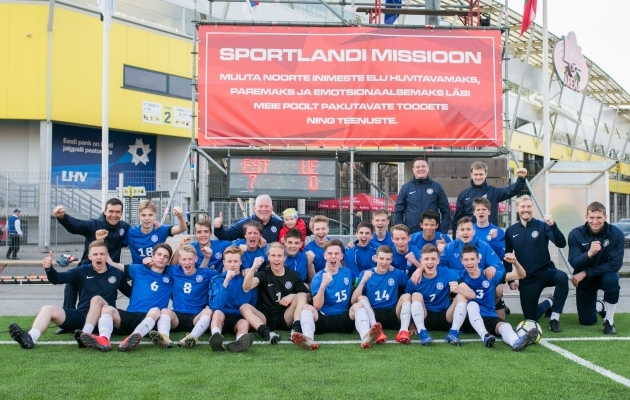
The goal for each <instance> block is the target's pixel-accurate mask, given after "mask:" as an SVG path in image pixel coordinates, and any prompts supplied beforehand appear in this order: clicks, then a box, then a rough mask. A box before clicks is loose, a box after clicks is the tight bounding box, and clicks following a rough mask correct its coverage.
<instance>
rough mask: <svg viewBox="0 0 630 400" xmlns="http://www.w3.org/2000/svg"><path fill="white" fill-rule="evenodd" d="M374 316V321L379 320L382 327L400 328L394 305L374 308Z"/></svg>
mask: <svg viewBox="0 0 630 400" xmlns="http://www.w3.org/2000/svg"><path fill="white" fill-rule="evenodd" d="M374 316H375V317H376V322H380V323H381V325H383V329H391V330H399V329H400V320H399V319H398V317H397V316H396V307H393V308H379V309H376V310H374Z"/></svg>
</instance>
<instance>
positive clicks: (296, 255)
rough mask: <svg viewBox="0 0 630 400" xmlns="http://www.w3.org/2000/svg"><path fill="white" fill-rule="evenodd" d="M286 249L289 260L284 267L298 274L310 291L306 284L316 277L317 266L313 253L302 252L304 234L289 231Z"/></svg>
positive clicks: (286, 238)
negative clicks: (314, 262)
mask: <svg viewBox="0 0 630 400" xmlns="http://www.w3.org/2000/svg"><path fill="white" fill-rule="evenodd" d="M284 247H285V248H286V249H287V259H286V260H285V262H284V265H285V266H286V267H287V268H289V269H292V270H294V271H295V272H297V273H298V274H299V275H300V279H302V281H303V282H304V284H305V285H306V288H307V289H308V285H307V284H306V282H310V281H311V280H312V279H313V276H315V266H314V265H313V258H312V257H313V253H312V252H311V253H308V255H307V254H304V253H302V251H300V248H301V247H302V233H301V232H300V231H299V230H298V229H289V230H288V231H287V233H286V235H285V236H284Z"/></svg>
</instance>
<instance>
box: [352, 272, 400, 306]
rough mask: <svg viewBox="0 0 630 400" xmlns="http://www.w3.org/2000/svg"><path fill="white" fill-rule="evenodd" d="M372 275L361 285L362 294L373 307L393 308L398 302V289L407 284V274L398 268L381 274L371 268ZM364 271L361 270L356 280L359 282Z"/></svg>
mask: <svg viewBox="0 0 630 400" xmlns="http://www.w3.org/2000/svg"><path fill="white" fill-rule="evenodd" d="M370 271H372V276H371V277H370V279H368V281H367V282H365V285H363V295H364V296H366V297H367V298H368V300H369V301H370V305H371V306H372V308H373V309H375V310H378V309H381V308H394V307H396V303H398V293H399V292H398V289H399V288H400V287H403V288H404V287H405V286H406V285H407V280H408V279H409V278H408V277H407V274H405V273H404V272H403V271H401V270H399V269H395V270H393V271H387V272H385V273H384V274H383V275H379V274H378V273H377V272H376V268H372V269H371V270H370ZM363 275H365V271H363V272H361V275H359V279H358V281H359V282H361V279H363Z"/></svg>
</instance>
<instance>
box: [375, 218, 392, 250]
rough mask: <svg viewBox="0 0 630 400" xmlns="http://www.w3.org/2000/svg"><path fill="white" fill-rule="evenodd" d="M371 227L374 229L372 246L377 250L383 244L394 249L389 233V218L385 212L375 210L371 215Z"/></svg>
mask: <svg viewBox="0 0 630 400" xmlns="http://www.w3.org/2000/svg"><path fill="white" fill-rule="evenodd" d="M372 226H373V227H374V235H373V236H372V244H373V245H374V247H375V248H377V249H378V247H379V246H382V245H384V244H386V245H388V246H389V247H391V248H394V242H393V241H392V235H391V233H389V229H388V228H389V218H388V214H387V211H386V210H383V209H381V210H376V211H374V212H373V213H372Z"/></svg>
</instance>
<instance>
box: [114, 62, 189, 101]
mask: <svg viewBox="0 0 630 400" xmlns="http://www.w3.org/2000/svg"><path fill="white" fill-rule="evenodd" d="M191 83H192V79H189V78H183V77H181V76H175V75H170V74H165V73H163V72H157V71H151V70H148V69H143V68H136V67H131V66H129V65H125V66H124V73H123V87H124V88H126V89H131V90H138V91H141V92H149V93H155V94H161V95H164V96H172V97H178V98H181V99H191V94H192V92H191V90H192V89H191V87H190V85H191Z"/></svg>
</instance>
